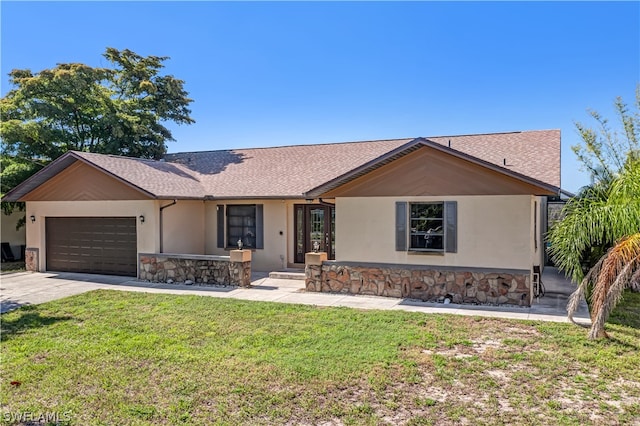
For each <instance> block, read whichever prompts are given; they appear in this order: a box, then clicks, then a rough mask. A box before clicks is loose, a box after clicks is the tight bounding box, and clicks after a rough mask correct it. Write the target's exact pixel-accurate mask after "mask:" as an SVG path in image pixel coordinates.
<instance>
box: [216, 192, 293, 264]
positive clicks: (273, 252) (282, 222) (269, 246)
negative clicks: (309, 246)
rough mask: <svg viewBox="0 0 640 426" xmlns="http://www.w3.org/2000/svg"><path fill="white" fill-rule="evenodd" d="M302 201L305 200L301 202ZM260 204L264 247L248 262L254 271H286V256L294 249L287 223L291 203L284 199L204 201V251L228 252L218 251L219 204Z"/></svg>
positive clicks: (290, 213) (220, 249)
mask: <svg viewBox="0 0 640 426" xmlns="http://www.w3.org/2000/svg"><path fill="white" fill-rule="evenodd" d="M302 202H304V201H302ZM238 204H262V205H263V209H264V210H263V221H264V234H263V236H264V248H263V249H256V250H254V251H253V253H252V258H251V263H252V268H253V270H255V271H275V270H280V269H283V268H286V266H287V263H288V261H289V258H290V256H289V253H291V252H292V250H293V242H290V241H289V240H292V239H293V237H291V235H293V224H292V223H290V222H291V221H290V220H289V221H288V220H287V218H288V217H290V216H291V215H292V211H293V202H292V201H285V200H220V201H207V202H205V251H206V254H214V255H225V254H228V250H225V249H224V248H218V244H217V243H218V223H217V209H218V206H219V205H238Z"/></svg>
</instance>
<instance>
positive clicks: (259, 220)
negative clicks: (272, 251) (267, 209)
mask: <svg viewBox="0 0 640 426" xmlns="http://www.w3.org/2000/svg"><path fill="white" fill-rule="evenodd" d="M256 248H257V249H263V248H264V208H263V205H262V204H256Z"/></svg>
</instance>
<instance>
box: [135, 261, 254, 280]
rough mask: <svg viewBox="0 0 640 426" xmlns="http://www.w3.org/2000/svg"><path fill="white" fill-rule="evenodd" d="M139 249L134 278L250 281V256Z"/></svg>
mask: <svg viewBox="0 0 640 426" xmlns="http://www.w3.org/2000/svg"><path fill="white" fill-rule="evenodd" d="M246 259H247V256H242V253H240V256H239V257H238V256H234V253H232V255H231V256H208V255H188V254H168V253H140V255H139V256H138V260H139V262H138V263H139V268H138V278H139V279H141V280H145V281H151V282H163V283H173V282H176V283H184V282H189V281H190V282H191V283H193V284H197V285H237V286H243V287H248V286H250V285H251V256H250V252H249V256H248V259H249V260H246Z"/></svg>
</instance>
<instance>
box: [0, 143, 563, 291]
mask: <svg viewBox="0 0 640 426" xmlns="http://www.w3.org/2000/svg"><path fill="white" fill-rule="evenodd" d="M559 193H560V131H559V130H542V131H522V132H509V133H493V134H474V135H462V136H439V137H427V138H423V137H419V138H408V139H393V140H378V141H365V142H348V143H330V144H318V145H296V146H281V147H273V148H254V149H231V150H218V151H206V152H183V153H177V154H167V155H166V156H165V158H164V159H163V160H160V161H152V160H145V159H139V158H128V157H120V156H113V155H102V154H94V153H87V152H73V151H72V152H68V153H66V154H65V155H63V156H61V157H60V158H58V159H57V160H55V161H53V162H52V163H51V164H50V165H48V166H47V167H45V168H44V169H43V170H41V171H40V172H39V173H37V174H35V175H34V176H32V177H31V178H30V179H28V180H27V181H25V182H23V183H22V184H21V185H19V186H17V187H16V188H14V189H13V190H11V191H10V192H9V193H8V194H6V196H5V198H4V199H5V200H8V201H24V202H26V217H27V227H26V245H27V258H28V263H29V265H30V268H31V269H34V270H40V271H45V270H50V271H81V272H95V273H111V274H122V275H131V276H135V275H138V274H139V273H140V270H139V269H140V261H139V256H140V254H141V253H155V254H158V253H182V254H192V255H225V254H228V252H229V250H231V249H235V248H237V246H238V242H239V241H241V242H242V246H243V248H245V249H248V250H251V251H252V268H253V269H254V270H261V271H270V270H280V269H283V268H295V267H303V266H304V263H305V253H308V252H311V251H313V250H314V247H315V248H316V249H317V250H318V251H320V252H326V253H327V257H328V259H327V260H328V262H325V263H326V268H325V270H324V272H323V274H324V275H322V278H321V280H322V281H323V282H325V283H327V286H328V287H325V288H322V289H321V288H318V290H324V291H352V292H367V291H365V290H366V289H364V287H362V286H361V287H359V289H358V288H354V287H353V285H352V284H354V283H355V281H357V280H359V282H360V283H361V284H362V285H365V284H366V283H365V281H367V280H369V281H370V282H371V283H373V284H371V285H372V286H374V287H375V286H376V285H378V286H379V287H380V288H378V289H377V290H376V289H374V290H371V291H373V292H374V293H376V294H386V295H396V294H397V295H401V296H402V295H404V296H407V295H416V294H417V293H416V291H414V290H415V289H414V290H411V289H409V290H407V289H406V288H405V289H404V290H402V288H401V289H400V290H398V291H399V292H400V293H398V292H397V291H395V290H393V291H392V290H391V289H390V288H391V287H392V285H391V284H389V283H387V284H388V288H386V290H385V289H384V288H382V287H384V284H381V282H380V280H383V281H384V280H386V281H390V280H391V281H398V283H400V282H401V281H403V280H402V278H407V275H408V276H409V278H408V280H409V281H411V280H414V281H415V279H416V278H417V279H418V280H422V282H424V283H427V284H428V286H431V285H432V284H433V285H439V284H442V285H443V287H442V291H440V293H438V294H439V295H440V297H442V294H444V292H445V290H446V291H448V293H446V294H449V293H450V290H451V288H450V286H449V287H447V288H446V289H445V288H444V287H446V286H447V285H448V284H446V283H449V282H451V281H452V280H453V281H456V282H457V283H458V287H460V288H462V290H461V291H460V293H461V294H459V295H458V296H456V298H457V299H459V300H461V298H462V299H464V300H467V299H468V297H471V296H468V294H472V296H473V295H475V294H476V293H477V291H478V290H477V289H476V290H475V291H470V292H469V291H464V289H463V287H464V286H465V285H466V286H467V288H470V289H471V287H469V285H472V286H477V285H479V284H478V283H479V282H480V281H482V280H484V281H483V282H484V283H485V284H486V282H487V280H493V281H492V286H493V287H494V290H495V291H493V290H492V291H491V292H490V293H491V294H492V295H493V296H490V297H492V298H493V299H489V300H490V301H491V300H494V299H495V301H497V300H498V299H499V298H500V297H501V296H503V298H502V299H500V300H501V301H502V302H504V301H505V299H504V297H511V299H510V300H509V303H513V300H515V299H514V297H516V296H514V295H511V293H514V291H516V290H517V291H516V293H518V291H521V290H523V289H525V290H526V291H528V292H529V293H527V294H526V295H525V293H524V292H523V293H522V295H521V296H518V297H520V298H521V299H520V300H524V301H525V303H529V301H530V300H532V296H531V283H532V280H534V279H535V276H534V267H539V266H541V265H543V259H544V244H543V237H542V233H543V231H542V230H544V229H546V224H545V220H546V200H547V197H549V196H557V195H559ZM332 260H333V261H334V262H331V261H332ZM331 268H333V269H331ZM354 268H355V269H354ZM358 268H360V269H358ZM362 268H364V269H362ZM367 268H368V269H367ZM380 268H383V269H384V271H382V272H381V271H380ZM367 271H368V272H371V271H373V272H375V274H374V275H376V274H377V275H376V277H373V278H371V273H373V272H371V273H368V272H367ZM385 271H386V272H385ZM389 271H391V272H389ZM412 271H414V272H412ZM415 271H422V272H421V274H422V275H420V276H419V277H418V275H416V272H415ZM424 271H430V272H424ZM363 273H364V276H365V278H363ZM389 273H391V274H395V275H394V277H395V278H394V277H391V278H390V277H389V276H387V275H388V274H389ZM425 273H426V274H427V275H424V274H425ZM380 274H382V275H384V276H382V275H380ZM385 274H386V275H385ZM474 274H475V275H474ZM345 276H348V277H349V278H348V280H347V281H348V282H346V281H344V279H343V278H341V277H345ZM412 277H413V278H412ZM505 277H506V278H505ZM331 280H333V282H332V283H330V281H331ZM341 280H342V281H341ZM404 281H405V283H404V284H398V285H400V286H402V285H404V286H405V287H406V286H407V285H408V284H407V283H406V281H407V280H406V279H405V280H404ZM498 281H499V282H498ZM507 281H508V282H507ZM376 282H377V284H376ZM363 283H364V284H363ZM329 284H332V286H329ZM445 284H446V285H445ZM500 284H501V285H502V286H503V287H505V288H506V287H510V289H509V291H508V293H509V295H507V294H505V290H502V293H501V290H500ZM411 285H413V284H411ZM416 285H417V284H416ZM390 286H391V287H390ZM461 286H462V287H461ZM414 287H415V286H414ZM460 288H459V289H460ZM422 290H424V291H427V290H425V289H422ZM422 290H421V291H422ZM471 290H473V289H471ZM430 291H431V290H429V291H427V293H428V294H427V293H425V294H423V295H422V296H420V297H422V298H430V297H431V296H433V295H434V294H435V293H433V292H430ZM462 293H464V294H462ZM499 293H500V294H499ZM514 294H515V293H514ZM518 294H520V293H518ZM512 296H513V297H512ZM474 298H475V296H473V297H471V299H474ZM479 299H480V301H482V299H483V297H480V298H479ZM525 299H526V300H525ZM474 300H475V299H474Z"/></svg>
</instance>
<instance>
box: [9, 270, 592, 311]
mask: <svg viewBox="0 0 640 426" xmlns="http://www.w3.org/2000/svg"><path fill="white" fill-rule="evenodd" d="M252 279H253V280H252V287H251V288H238V287H217V286H216V287H213V286H212V287H207V286H197V285H189V286H188V285H184V284H159V283H149V282H143V281H138V280H136V279H132V278H131V277H118V276H109V275H93V274H76V273H35V272H17V273H7V274H2V275H0V301H1V304H0V312H2V313H4V312H8V311H10V310H13V309H16V308H18V307H20V306H23V305H29V304H38V303H44V302H48V301H50V300H55V299H61V298H63V297H68V296H72V295H75V294H80V293H84V292H87V291H91V290H96V289H108V290H122V291H139V292H146V293H165V294H191V295H199V296H211V297H220V298H232V299H240V300H255V301H263V302H279V303H297V304H304V305H315V306H345V307H350V308H359V309H384V310H404V311H413V312H423V313H427V314H428V313H446V314H455V315H472V316H482V317H497V318H513V319H528V320H539V321H556V322H567V312H566V305H567V299H568V296H569V295H570V294H571V292H572V291H573V289H574V287H575V286H573V285H572V284H571V283H570V282H568V281H567V280H566V279H565V278H564V277H563V276H562V275H561V274H559V273H558V271H557V270H556V269H555V268H547V269H546V270H545V273H544V275H543V282H544V284H545V287H546V290H547V293H546V296H545V297H542V298H540V299H539V301H538V302H537V303H534V305H533V306H531V307H517V306H509V307H505V306H489V305H458V304H448V305H444V304H440V303H429V302H422V301H419V300H413V299H395V298H390V297H378V296H360V295H358V296H355V295H346V294H329V293H312V292H306V291H305V290H304V281H301V280H293V279H278V278H269V277H268V274H267V273H259V272H258V273H254V274H253V277H252ZM575 319H576V320H578V321H579V322H583V323H589V312H588V309H587V305H586V303H585V302H584V301H583V302H582V306H581V307H580V310H579V311H578V314H577V315H576V316H575Z"/></svg>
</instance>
